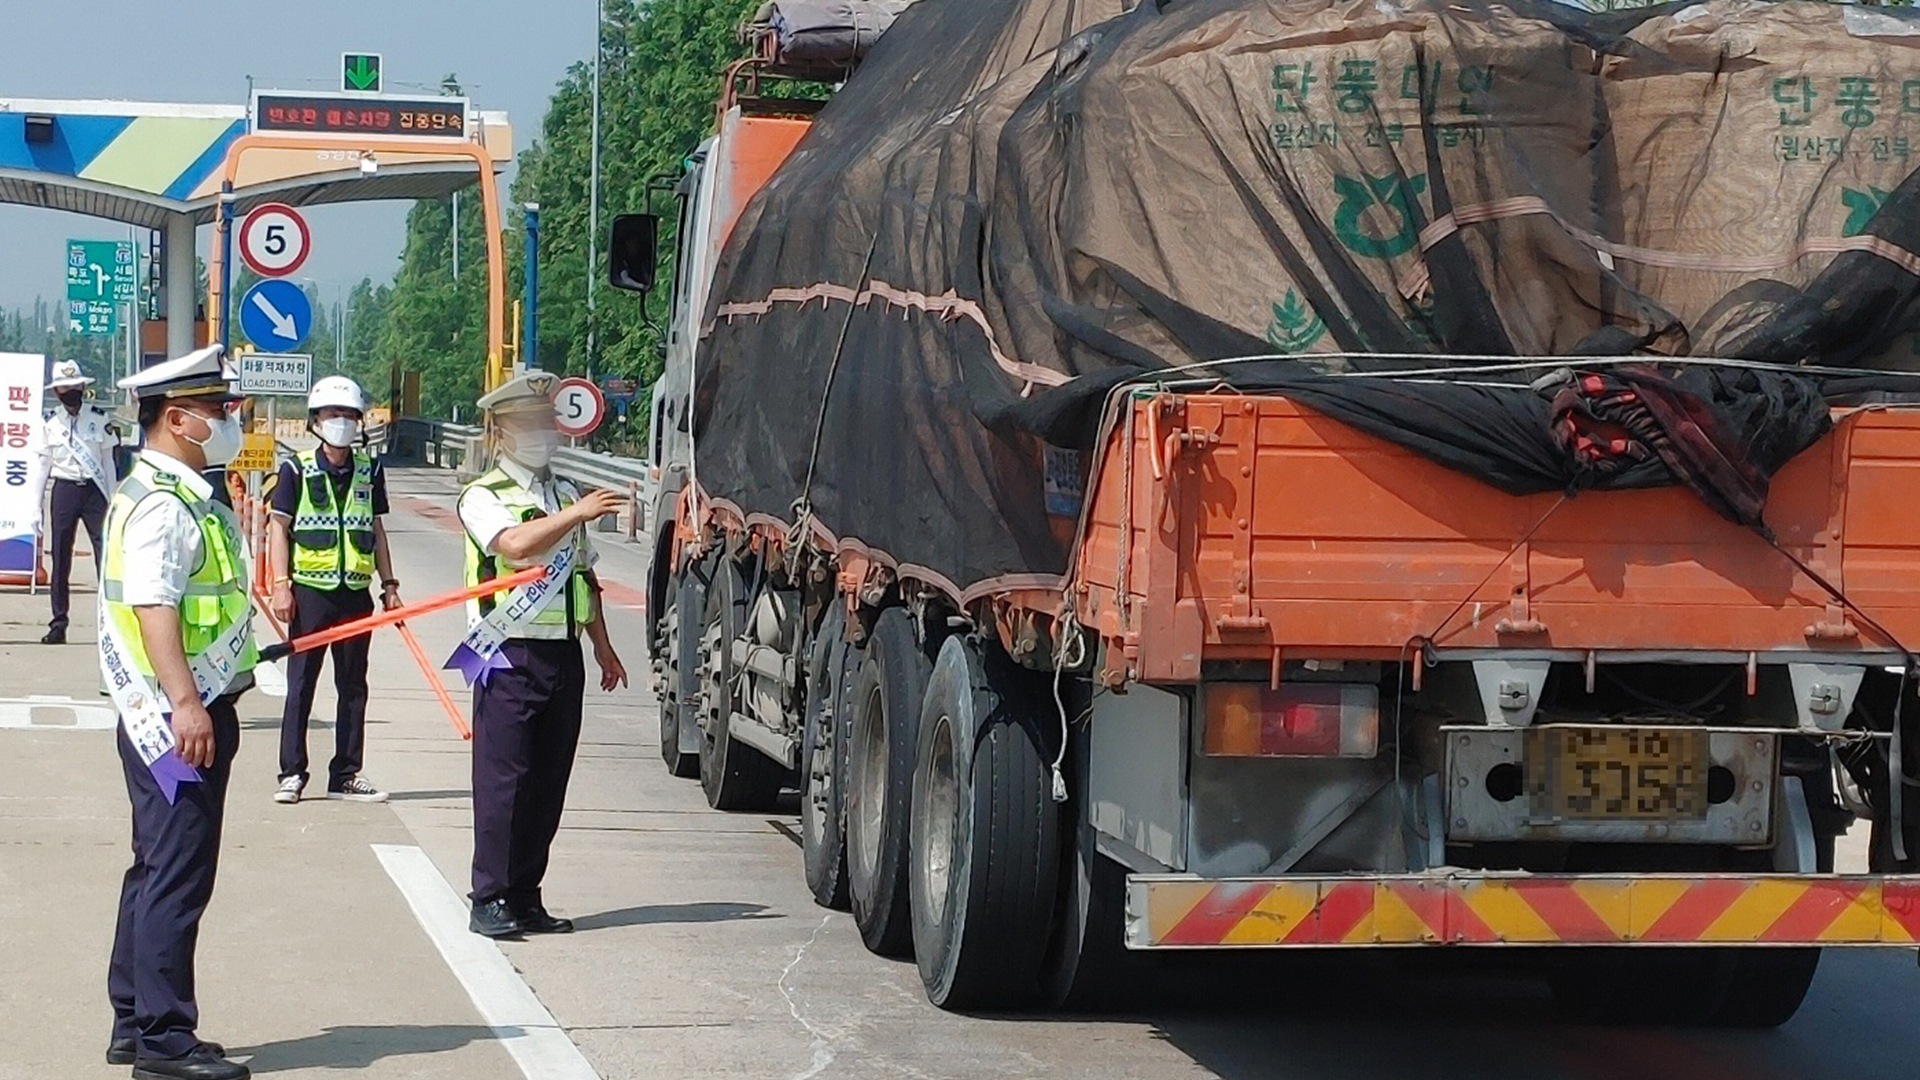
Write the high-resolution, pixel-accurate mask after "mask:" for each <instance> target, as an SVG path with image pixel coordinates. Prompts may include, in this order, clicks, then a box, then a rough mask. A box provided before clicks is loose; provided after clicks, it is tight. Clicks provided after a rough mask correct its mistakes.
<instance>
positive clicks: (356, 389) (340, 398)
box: [307, 375, 367, 416]
mask: <svg viewBox="0 0 1920 1080" xmlns="http://www.w3.org/2000/svg"><path fill="white" fill-rule="evenodd" d="M329 407H332V408H339V409H352V410H353V411H355V412H357V413H359V414H360V415H362V416H365V415H366V414H367V394H366V391H364V390H362V389H360V384H359V383H357V382H354V381H353V380H352V379H349V378H347V377H346V376H345V375H329V376H327V377H326V378H324V379H321V380H320V381H319V382H317V383H314V384H313V389H312V390H309V391H308V392H307V412H308V413H310V414H311V413H315V412H319V411H320V410H321V409H325V408H329Z"/></svg>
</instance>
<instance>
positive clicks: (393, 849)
mask: <svg viewBox="0 0 1920 1080" xmlns="http://www.w3.org/2000/svg"><path fill="white" fill-rule="evenodd" d="M371 846H372V847H373V853H374V855H375V856H376V857H377V858H379V860H380V865H381V866H382V867H385V868H386V871H387V876H388V877H390V878H392V879H393V883H394V885H396V886H397V887H399V889H400V894H401V895H402V896H404V897H406V898H407V906H408V907H410V908H412V909H413V917H414V918H415V919H418V920H419V921H420V928H421V929H422V930H425V931H426V932H427V937H428V938H430V939H432V941H433V947H434V948H436V949H438V950H440V958H441V959H442V960H445V961H446V962H447V966H448V967H449V968H451V969H453V977H454V978H456V979H459V980H460V985H461V986H463V987H465V988H466V990H467V996H468V997H470V998H472V999H473V1005H474V1008H476V1009H479V1010H480V1017H481V1019H483V1020H485V1021H486V1022H487V1026H488V1027H490V1028H492V1029H493V1033H494V1036H495V1037H496V1038H497V1039H499V1040H500V1045H501V1047H503V1048H504V1049H505V1050H506V1051H507V1053H508V1054H510V1055H512V1057H513V1060H514V1063H515V1064H517V1065H519V1066H520V1071H521V1072H523V1073H525V1074H526V1076H527V1080H600V1075H599V1074H598V1073H596V1072H594V1071H593V1066H592V1065H589V1064H588V1063H587V1059H586V1057H585V1055H583V1054H581V1053H580V1048H579V1047H577V1046H575V1045H574V1044H573V1040H572V1039H571V1038H568V1037H567V1033H566V1031H565V1030H564V1029H563V1028H561V1027H560V1025H559V1023H558V1022H556V1021H555V1020H554V1018H553V1014H552V1013H550V1012H548V1011H547V1007H546V1006H545V1005H542V1004H540V999H539V998H537V997H535V996H534V995H533V990H532V989H530V988H529V987H528V986H527V984H526V982H525V981H524V980H522V979H521V978H520V973H519V972H517V971H515V970H514V969H513V965H512V964H510V963H508V962H507V958H506V956H505V954H503V953H501V951H500V947H499V946H498V945H495V944H494V943H493V942H491V941H488V940H487V939H486V938H483V937H481V936H479V935H478V934H474V933H471V932H469V931H468V930H467V916H468V914H469V911H468V907H467V903H466V902H465V901H464V900H462V899H461V898H460V896H459V894H457V893H455V892H454V891H453V886H451V885H449V884H447V879H446V878H444V877H442V876H440V870H439V868H438V867H436V866H434V865H433V860H431V859H429V858H427V854H426V852H424V851H421V850H420V849H419V848H417V847H412V846H409V845H405V844H374V845H371Z"/></svg>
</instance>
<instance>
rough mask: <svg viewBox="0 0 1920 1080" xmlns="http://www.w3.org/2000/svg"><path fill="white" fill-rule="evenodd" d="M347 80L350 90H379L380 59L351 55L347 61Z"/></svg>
mask: <svg viewBox="0 0 1920 1080" xmlns="http://www.w3.org/2000/svg"><path fill="white" fill-rule="evenodd" d="M346 80H347V89H349V90H379V89H380V60H379V58H378V57H374V56H353V55H349V56H348V57H347V59H346Z"/></svg>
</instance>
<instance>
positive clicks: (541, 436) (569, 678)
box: [447, 371, 627, 938]
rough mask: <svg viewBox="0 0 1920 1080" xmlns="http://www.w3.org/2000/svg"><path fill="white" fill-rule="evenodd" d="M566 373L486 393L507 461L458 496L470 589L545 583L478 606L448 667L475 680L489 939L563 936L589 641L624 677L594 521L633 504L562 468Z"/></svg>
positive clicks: (479, 882) (483, 918) (608, 671)
mask: <svg viewBox="0 0 1920 1080" xmlns="http://www.w3.org/2000/svg"><path fill="white" fill-rule="evenodd" d="M558 382H559V378H558V377H557V376H555V375H553V374H551V373H548V372H539V371H536V372H529V373H527V374H525V375H522V376H520V377H519V378H517V379H514V380H512V381H511V382H508V383H506V384H505V385H503V386H501V387H500V388H499V389H497V390H495V391H493V392H492V393H490V394H488V395H486V396H485V397H483V398H481V399H480V402H479V404H480V407H481V408H482V409H485V410H486V411H487V419H488V427H489V429H490V433H491V435H492V436H493V438H494V440H495V445H496V446H497V447H498V448H499V450H500V453H501V460H500V464H499V465H498V466H497V467H495V468H494V469H493V470H491V471H490V472H488V473H486V474H485V475H483V476H481V477H479V478H478V479H476V480H475V481H473V482H472V483H471V484H468V485H467V486H466V488H465V489H464V490H463V491H461V493H460V522H461V524H462V525H463V526H465V528H466V533H467V535H466V551H467V559H466V568H467V582H468V584H470V585H471V584H476V583H478V582H480V581H485V580H490V579H492V578H496V577H501V576H504V575H506V574H510V573H512V572H514V571H516V570H519V569H521V568H524V567H531V566H545V567H546V568H547V575H546V577H544V578H542V579H541V580H539V581H536V582H531V583H528V584H525V585H521V586H519V587H518V588H516V589H513V590H511V591H509V592H507V593H503V594H500V595H498V596H495V597H491V598H489V599H487V600H484V601H481V602H477V603H475V604H472V605H470V606H469V609H468V621H467V634H466V637H465V639H463V640H462V642H461V644H460V647H459V648H458V649H457V650H456V651H455V652H454V656H453V659H452V660H450V661H448V664H447V666H448V667H452V668H457V669H459V670H460V671H462V672H463V673H464V674H465V675H466V676H467V681H468V682H469V683H470V684H472V685H473V897H472V898H473V913H472V919H471V920H470V922H469V924H468V926H469V929H471V930H472V931H473V932H474V933H476V934H483V935H485V936H487V937H494V938H500V937H515V936H518V935H520V934H556V933H558V934H563V933H566V932H568V931H570V930H572V929H573V923H572V922H570V921H568V920H566V919H561V918H556V917H555V916H553V915H551V914H549V913H548V912H547V909H546V907H545V905H544V902H543V899H542V897H541V893H540V883H541V879H542V878H543V877H544V876H545V875H546V872H547V859H548V853H549V851H550V849H551V848H552V846H553V838H554V835H555V834H556V833H557V832H558V831H559V828H560V813H561V810H562V809H563V808H564V806H565V804H566V797H567V779H568V777H569V776H570V775H571V774H572V771H573V755H574V750H575V748H576V747H577V746H578V745H579V741H580V713H581V706H582V698H583V696H584V694H585V692H586V671H585V665H584V664H583V663H582V661H581V655H580V638H581V636H583V635H584V636H585V637H586V638H587V640H588V641H589V642H591V643H592V645H593V656H594V661H595V662H596V663H597V664H598V665H599V668H600V688H601V689H602V690H608V691H611V690H613V689H614V688H616V687H618V686H623V685H625V684H626V681H627V672H626V669H625V668H624V667H622V666H621V664H620V657H619V656H618V655H617V654H616V653H615V652H614V649H613V645H612V644H611V643H610V642H609V641H608V640H607V624H606V620H605V619H604V618H602V617H601V612H600V585H599V582H598V580H597V579H595V577H594V574H593V563H594V558H595V555H594V551H593V545H592V543H591V542H590V541H588V539H587V529H586V527H587V525H588V524H589V523H590V522H592V521H594V520H595V519H597V518H599V517H601V516H603V515H605V514H610V513H614V512H616V511H618V510H619V509H620V508H621V507H622V506H624V505H625V504H626V502H627V500H626V498H625V496H623V495H621V494H619V493H616V492H612V491H605V490H600V491H592V492H587V493H585V494H582V493H581V491H580V489H579V487H577V486H576V485H574V484H573V483H572V482H571V481H568V480H564V479H562V478H560V477H558V476H555V475H554V474H553V470H552V467H551V466H552V462H553V454H554V450H555V449H557V448H558V446H559V444H560V436H559V432H558V430H557V429H556V427H555V423H554V408H553V393H554V389H555V387H556V385H557V384H558Z"/></svg>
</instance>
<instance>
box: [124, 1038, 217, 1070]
mask: <svg viewBox="0 0 1920 1080" xmlns="http://www.w3.org/2000/svg"><path fill="white" fill-rule="evenodd" d="M200 1045H201V1046H204V1047H206V1048H207V1049H208V1050H211V1051H213V1052H214V1053H216V1054H218V1055H220V1056H221V1057H226V1056H227V1048H226V1047H224V1046H221V1045H220V1044H219V1043H201V1044H200ZM139 1049H140V1044H139V1042H138V1041H137V1040H134V1039H115V1040H113V1041H112V1042H110V1043H108V1044H107V1064H109V1065H131V1064H133V1059H134V1058H136V1057H139V1056H140V1055H139V1053H138V1051H139Z"/></svg>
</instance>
